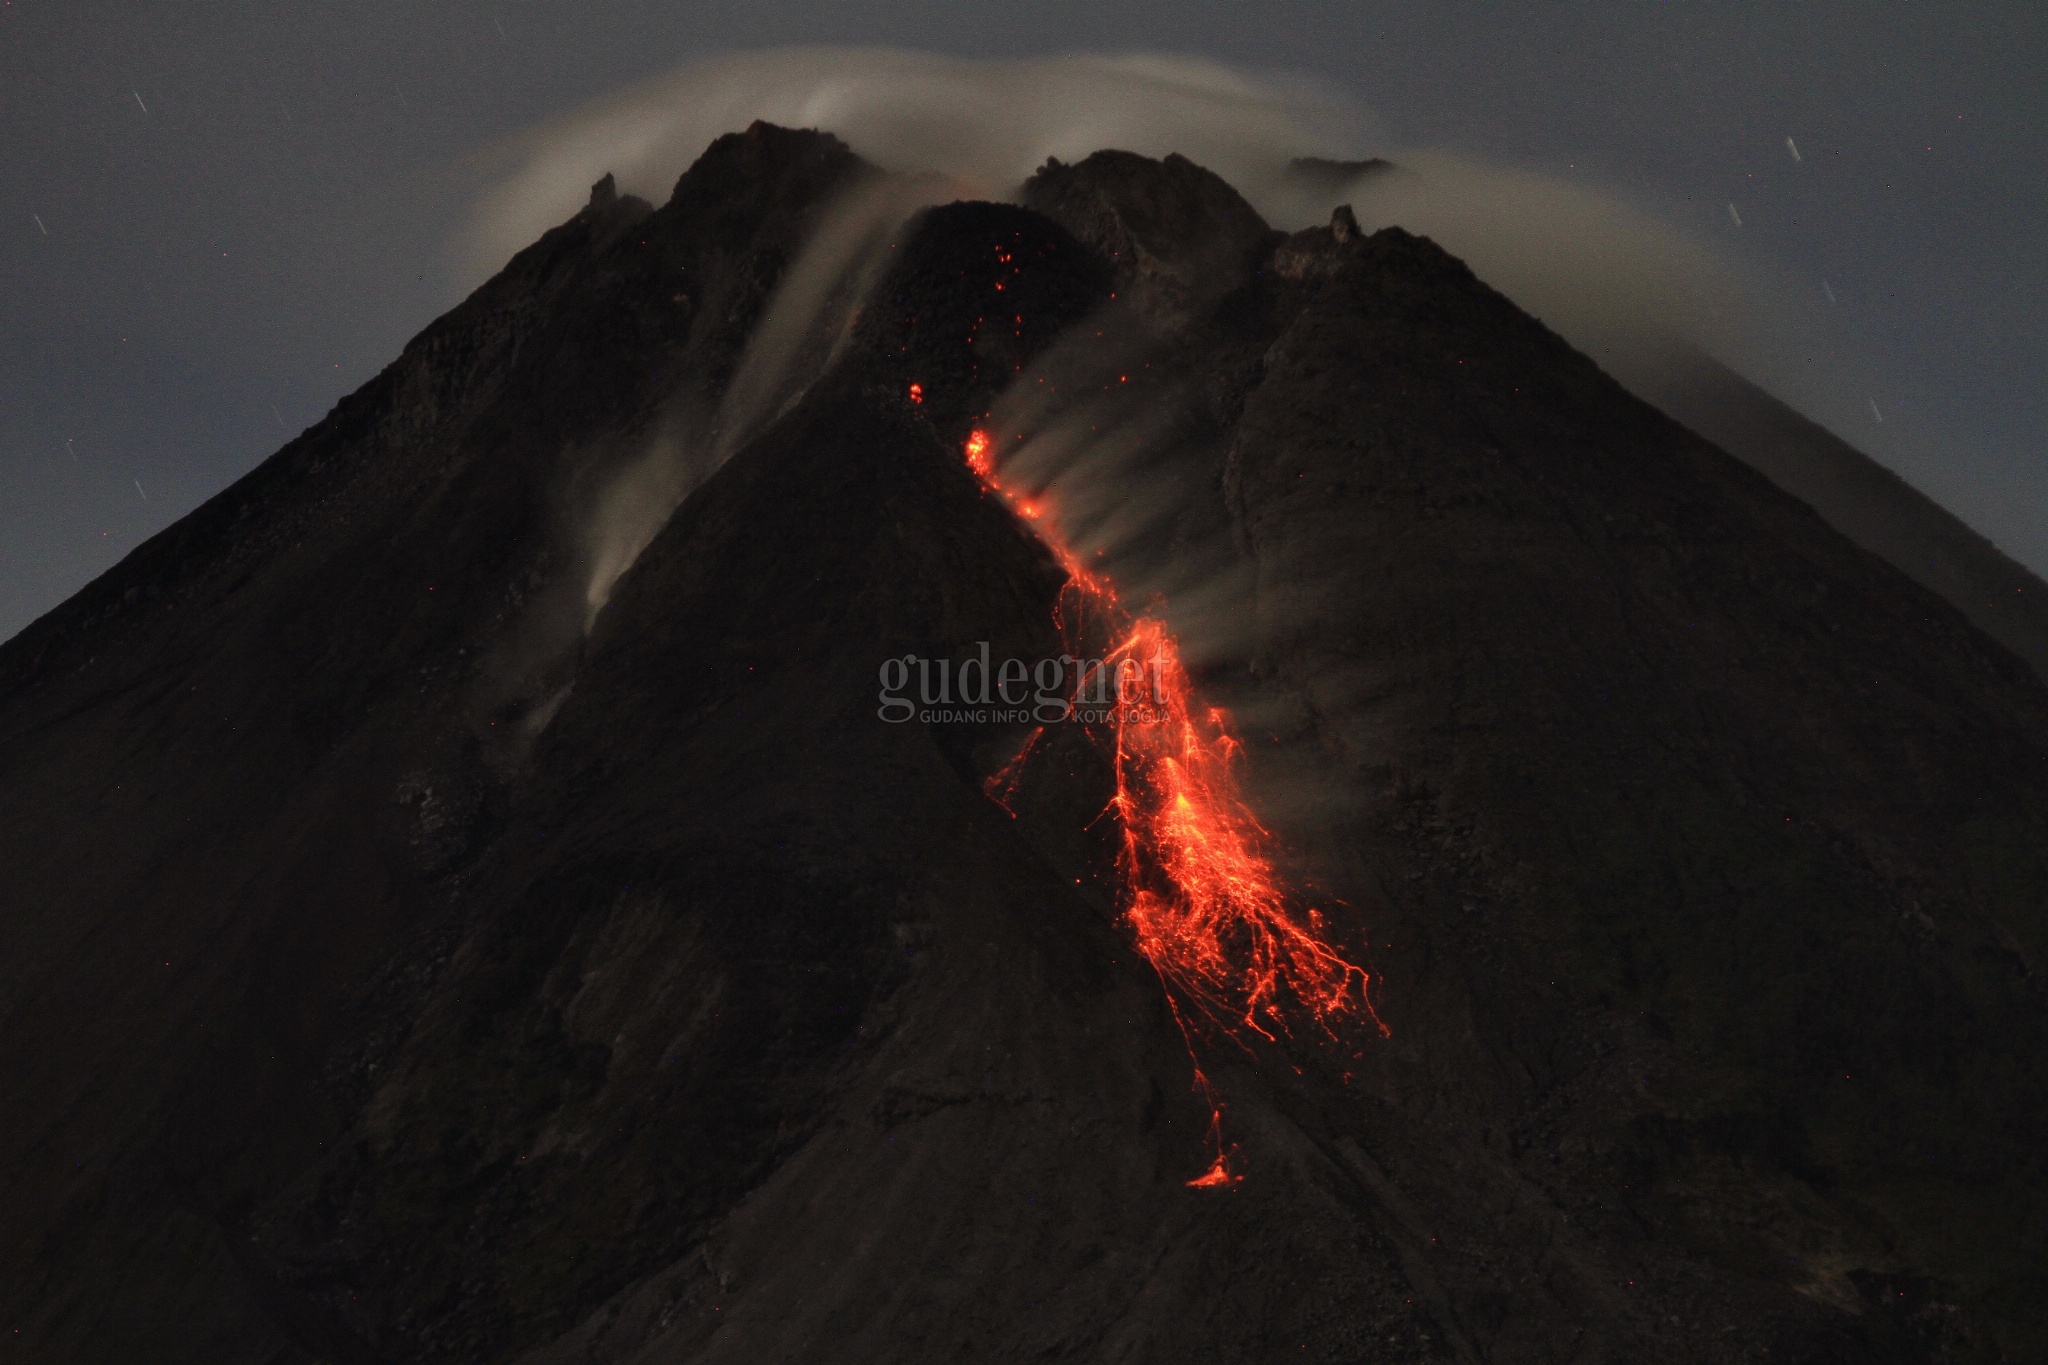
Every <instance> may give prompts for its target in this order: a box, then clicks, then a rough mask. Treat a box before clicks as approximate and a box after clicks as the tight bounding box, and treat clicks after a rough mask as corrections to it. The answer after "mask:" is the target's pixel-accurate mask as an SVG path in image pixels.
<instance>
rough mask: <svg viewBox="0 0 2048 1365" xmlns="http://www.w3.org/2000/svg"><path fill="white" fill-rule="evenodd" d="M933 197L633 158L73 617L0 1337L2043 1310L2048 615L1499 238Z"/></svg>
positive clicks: (1012, 1332)
mask: <svg viewBox="0 0 2048 1365" xmlns="http://www.w3.org/2000/svg"><path fill="white" fill-rule="evenodd" d="M941 194H942V191H941V190H935V189H934V187H932V186H931V185H929V184H927V183H925V182H922V181H919V180H917V179H915V178H913V177H900V176H891V175H885V174H884V173H882V172H881V171H879V170H877V169H875V168H874V167H872V166H869V165H867V164H866V163H864V162H863V161H861V160H860V158H858V157H857V156H855V155H854V154H853V153H852V152H851V151H849V150H848V149H847V148H846V147H845V146H844V145H843V144H842V143H840V142H838V141H837V140H836V139H834V138H832V137H830V136H828V135H825V134H822V133H816V132H800V131H790V130H786V129H780V128H775V127H770V126H767V125H762V124H757V125H755V126H754V127H752V128H750V129H748V130H747V131H746V132H744V133H740V134H735V135H731V136H728V137H724V138H721V139H719V140H718V141H717V142H715V143H714V144H712V146H711V147H710V148H709V149H708V150H707V151H706V152H705V153H704V155H703V156H702V158H701V159H700V160H699V161H698V162H697V163H696V164H695V165H694V166H692V167H691V169H690V170H689V171H688V173H687V174H685V175H684V176H683V177H682V179H681V181H680V182H679V183H678V184H677V186H676V188H675V192H674V194H673V196H672V197H671V198H670V199H669V201H668V202H667V203H666V204H664V205H662V206H660V207H659V208H655V207H653V206H651V205H649V204H647V203H646V202H644V201H641V200H638V199H635V198H633V197H630V196H626V195H622V194H619V193H618V192H617V191H616V189H615V187H614V186H613V184H612V182H611V179H610V177H606V179H605V180H604V181H602V182H600V183H599V185H598V186H597V187H596V188H595V189H594V190H593V192H592V194H591V198H590V202H589V204H588V206H587V207H586V208H585V209H583V210H582V211H581V212H580V213H578V214H577V215H576V216H575V217H574V218H573V219H571V220H570V221H568V222H566V223H564V224H563V225H561V226H560V227H558V228H556V229H554V230H553V231H551V232H549V233H548V234H546V235H545V236H544V237H543V238H542V239H541V240H540V241H539V242H537V243H535V244H534V245H533V246H531V247H530V248H528V249H527V250H525V251H523V252H521V253H520V254H519V255H518V256H517V257H515V258H514V259H513V260H512V261H511V263H510V264H509V265H507V267H506V268H505V270H504V271H503V272H502V273H500V274H499V275H498V276H497V277H496V278H494V279H493V280H491V281H490V282H489V283H487V284H485V285H484V286H483V287H482V288H480V289H479V290H478V291H477V292H476V293H475V294H474V295H472V296H471V297H470V298H469V299H467V300H466V301H465V302H463V303H462V304H461V305H460V306H459V307H457V308H456V309H454V310H453V311H451V312H450V313H449V314H448V315H446V316H445V317H443V318H441V319H439V320H438V321H436V322H435V323H434V324H433V325H431V326H430V327H429V328H428V329H427V330H426V331H424V332H423V333H422V334H421V335H420V336H419V337H417V338H416V339H414V341H413V342H412V343H411V344H410V345H408V346H407V347H406V349H405V351H404V353H403V355H401V356H400V357H399V358H398V360H396V361H395V362H394V363H393V364H392V365H391V366H390V367H389V368H388V369H387V370H385V371H384V372H383V373H382V374H380V375H379V376H377V377H376V378H375V379H374V380H372V381H371V382H370V383H369V384H367V385H366V386H364V388H363V389H362V390H360V391H359V392H357V393H355V394H353V395H351V396H350V397H349V398H347V399H345V400H344V401H343V402H342V403H341V404H340V405H338V406H337V407H336V409H335V410H334V411H333V412H332V413H331V414H329V416H328V417H327V418H326V419H325V420H324V421H322V422H321V423H320V424H319V425H317V426H315V427H313V428H312V429H310V430H308V431H307V432H306V433H304V434H303V435H301V436H300V437H299V438H297V439H296V440H294V441H293V442H292V443H291V444H289V445H288V446H286V447H285V448H284V449H283V450H281V451H280V452H278V453H277V454H276V455H275V456H274V457H272V458H271V459H270V460H268V461H267V462H265V463H264V464H263V465H262V466H261V467H260V468H259V469H257V470H256V471H255V472H254V473H252V474H251V475H249V476H248V477H247V478H245V479H243V480H241V481H240V482H239V483H237V484H236V485H234V486H233V487H232V488H229V489H228V490H227V491H225V492H223V493H222V494H220V495H219V496H218V497H216V498H214V499H213V500H212V501H211V502H209V503H208V504H206V505H205V506H204V507H202V508H200V509H199V510H198V511H197V512H195V513H193V514H192V515H191V516H190V517H187V518H186V519H185V520H184V521H182V522H180V523H178V524H177V525H176V526H174V527H172V528H171V529H170V530H168V531H166V532H164V533H163V534H162V535H160V536H158V537H157V538H155V539H154V540H152V541H150V542H149V543H148V544H146V545H144V546H143V547H142V548H141V549H139V550H137V551H136V552H135V553H134V554H133V555H131V556H130V557H129V558H128V559H127V560H126V561H124V562H123V563H122V564H121V565H119V566H118V567H117V568H115V569H114V570H112V571H111V572H109V573H108V574H107V575H105V576H104V577H103V578H101V579H100V580H99V581H97V582H95V583H94V584H92V585H91V586H90V587H88V588H87V589H86V590H85V591H84V592H82V593H80V594H79V595H78V596H77V597H76V598H74V599H73V600H72V601H70V602H68V603H66V604H65V605H64V606H63V607H61V608H59V609H58V610H57V611H55V612H52V613H51V614H50V615H49V616H47V617H45V618H43V619H42V620H41V621H39V622H37V623H36V624H35V625H33V626H32V627H30V628H29V629H28V630H26V631H24V632H22V633H21V634H20V635H19V636H18V637H16V638H15V639H14V640H12V641H10V642H8V643H7V644H6V645H5V646H0V891H4V895H0V906H4V914H0V948H4V951H0V1012H4V1021H5V1028H4V1030H0V1082H4V1093H5V1094H6V1096H7V1097H8V1099H9V1101H10V1103H9V1106H8V1115H9V1116H8V1120H7V1122H6V1123H5V1124H4V1125H0V1158H4V1169H5V1170H6V1171H7V1172H8V1198H7V1199H6V1201H5V1203H4V1206H0V1226H4V1231H5V1236H4V1238H0V1263H4V1264H0V1305H4V1308H5V1318H4V1321H0V1328H4V1335H0V1360H20V1361H38V1362H43V1361H67V1362H72V1361H75V1362H86V1361H109V1362H111V1361H122V1362H129V1361H135V1360H145V1359H146V1360H153V1361H191V1362H208V1365H239V1363H241V1362H248V1363H249V1365H255V1363H256V1362H266V1363H268V1362H276V1363H283V1362H305V1363H307V1365H310V1362H316V1361H320V1362H362V1363H363V1365H369V1363H371V1362H378V1363H381V1362H430V1361H465V1362H521V1363H522V1365H542V1363H543V1362H562V1363H564V1365H566V1363H567V1362H571V1361H574V1362H629V1361H630V1362H647V1363H649V1365H651V1363H653V1362H668V1361H676V1362H681V1361H691V1362H698V1361H702V1362H725V1361H732V1362H750V1363H751V1362H763V1361H805V1362H846V1363H848V1365H852V1363H853V1362H875V1363H876V1365H881V1363H882V1362H889V1363H890V1365H896V1363H899V1362H906V1361H959V1360H1019V1361H1021V1360H1027V1359H1028V1360H1045V1359H1071V1360H1120V1361H1161V1362H1164V1361H1176V1362H1177V1361H1188V1360H1201V1361H1219V1362H1232V1361H1269V1360H1273V1361H1277V1360H1290V1361H1296V1360H1308V1359H1313V1360H1345V1361H1436V1360H1445V1361H1492V1362H1506V1361H1554V1360H1574V1361H1616V1362H1619V1361H1644V1360H1657V1361H1671V1362H1689V1361H1697V1362H1728V1361H1737V1360H1756V1361H1763V1360H1772V1361H1815V1362H1819V1361H1827V1362H1865V1361H1869V1362H1907V1361H1995V1360H2014V1361H2017V1360H2026V1359H2039V1358H2040V1357H2041V1355H2042V1354H2043V1353H2044V1352H2048V1310H2044V1307H2043V1305H2048V1269H2044V1268H2048V1241H2044V1232H2043V1229H2044V1228H2048V1183H2044V1175H2048V1171H2044V1164H2048V987H2044V982H2048V978H2044V975H2043V972H2044V970H2048V966H2044V964H2048V688H2044V686H2043V683H2042V681H2041V679H2040V677H2038V676H2037V675H2036V673H2035V672H2034V671H2033V670H2032V669H2031V668H2030V667H2029V666H2028V664H2027V663H2026V662H2024V661H2023V660H2022V659H2021V658H2020V657H2018V656H2017V655H2016V654H2014V653H2013V652H2011V651H2010V650H2009V649H2008V648H2007V647H2006V646H2005V645H2002V644H2000V643H1998V642H1996V641H1994V640H1993V639H1992V638H1990V637H1989V636H1987V635H1985V634H1984V633H1982V631H1981V630H1980V629H1979V627H1978V626H1976V625H1973V624H1972V623H1971V621H1970V620H1969V619H1967V618H1966V616H1965V614H1964V613H1963V612H1962V611H1959V610H1958V609H1957V608H1956V607H1955V606H1953V605H1951V603H1950V602H1949V601H1947V600H1944V599H1943V598H1942V597H1940V596H1937V595H1936V594H1935V593H1934V592H1933V591H1930V590H1929V589H1928V588H1926V587H1924V586H1922V585H1921V584H1920V583H1917V582H1915V581H1914V580H1913V579H1912V578H1911V577H1909V576H1908V575H1907V574H1905V573H1902V572H1900V571H1899V570H1898V569H1897V568H1895V567H1893V566H1892V565H1891V564H1889V563H1887V562H1886V561H1885V560H1883V559H1881V558H1879V557H1878V556H1877V555H1876V554H1874V553H1872V552H1871V551H1870V550H1868V549H1865V548H1861V547H1860V546H1859V544H1858V543H1854V542H1852V540H1851V539H1849V538H1848V537H1847V536H1845V535H1844V534H1843V532H1842V531H1840V530H1838V529H1836V528H1835V527H1834V526H1831V525H1830V524H1829V522H1828V521H1827V520H1824V519H1823V516H1822V515H1821V514H1820V513H1819V512H1816V511H1815V510H1814V508H1813V507H1811V506H1809V505H1807V504H1806V503H1803V502H1801V501H1798V500H1797V499H1796V498H1795V497H1793V496H1791V495H1790V494H1788V493H1787V492H1785V491H1783V490H1782V489H1781V488H1780V487H1779V486H1778V485H1776V484H1774V483H1773V482H1771V481H1770V480H1769V479H1767V478H1766V477H1764V475H1762V474H1760V473H1758V472H1756V470H1755V469H1753V468H1752V467H1751V466H1750V465H1749V464H1746V463H1744V462H1743V461H1741V460H1738V459H1737V458H1735V457H1733V456H1731V455H1730V454H1728V453H1725V452H1724V451H1723V450H1722V449H1720V448H1718V447H1716V446H1714V445H1712V444H1709V443H1708V441H1707V440H1705V439H1703V438H1701V437H1700V436H1697V435H1695V434H1693V433H1692V432H1691V431H1689V430H1688V429H1686V428H1685V427H1682V426H1680V425H1678V424H1677V423H1676V422H1674V421H1673V420H1671V419H1670V418H1669V417H1667V416H1665V415H1664V414H1663V413H1662V412H1660V411H1659V410H1657V409H1656V408H1653V407H1651V406H1649V405H1648V404H1646V403H1645V402H1643V401H1641V400H1640V399H1638V398H1637V397H1635V396H1634V395H1632V394H1631V393H1630V392H1629V391H1627V390H1626V389H1624V388H1623V387H1621V386H1620V385H1619V384H1618V383H1616V382H1615V381H1614V380H1613V379H1611V378H1609V377H1608V376H1607V375H1605V374H1603V373H1602V372H1601V371H1600V370H1599V369H1598V368H1597V367H1596V366H1595V365H1594V364H1593V363H1592V362H1590V361H1589V360H1587V359H1586V358H1585V357H1583V356H1581V355H1579V354H1578V353H1576V352H1574V351H1573V350H1572V349H1571V348H1570V347H1569V346H1567V345H1566V344H1565V343H1564V342H1563V341H1561V340H1560V339H1559V338H1558V337H1556V336H1555V335H1554V334H1552V333H1551V332H1549V331H1548V330H1547V329H1545V328H1544V327H1543V326H1542V325H1541V324H1540V323H1538V322H1537V321H1535V320H1533V319H1531V318H1530V317H1528V316H1526V315H1525V314H1523V313H1521V312H1520V311H1519V310H1517V309H1516V308H1515V307H1514V306H1513V305H1512V304H1511V303H1510V302H1508V301H1507V300H1506V299H1504V298H1503V297H1501V296H1500V295H1499V294H1497V293H1495V292H1494V291H1492V290H1491V289H1489V288H1488V287H1487V286H1486V285H1484V284H1483V283H1481V282H1480V281H1479V280H1477V279H1475V278H1474V277H1473V276H1472V274H1471V273H1470V272H1469V271H1468V270H1467V269H1466V268H1465V267H1464V266H1463V265H1462V264H1460V263H1459V262H1458V261H1457V260H1455V259H1453V258H1451V257H1450V256H1448V255H1446V254H1445V253H1444V252H1443V251H1441V250H1440V249H1438V248H1437V247H1436V246H1434V245H1433V244H1432V243H1430V242H1429V241H1427V240H1424V239H1421V238H1417V237H1414V236H1411V235H1409V234H1407V233H1404V232H1402V231H1400V230H1398V229H1387V230H1384V231H1380V232H1377V233H1372V234H1364V233H1360V232H1358V231H1357V228H1356V224H1355V222H1354V220H1353V219H1352V217H1351V215H1350V214H1349V213H1348V212H1346V213H1342V214H1340V215H1338V216H1337V217H1336V218H1335V219H1333V222H1332V224H1331V225H1330V226H1329V227H1319V228H1314V229H1311V230H1308V231H1304V232H1298V233H1294V234H1291V235H1289V234H1283V233H1280V232H1277V231H1274V230H1272V229H1270V228H1269V227H1268V226H1267V225H1266V224H1265V223H1264V222H1262V221H1261V220H1260V219H1259V216H1258V215H1257V213H1255V212H1254V211H1253V210H1252V208H1251V207H1250V205H1249V204H1247V203H1246V202H1245V201H1244V200H1243V198H1242V197H1241V196H1239V195H1238V194H1237V193H1236V191H1234V190H1233V189H1232V188H1231V187H1230V186H1229V185H1227V184H1225V183H1224V182H1223V181H1222V180H1220V179H1218V178H1217V177H1216V176H1214V175H1212V174H1210V173H1209V172H1207V171H1206V170H1204V169H1202V168H1201V167H1199V166H1196V165H1194V164H1192V163H1190V162H1188V161H1186V160H1183V159H1181V158H1168V159H1167V160H1165V161H1163V162H1160V161H1152V160H1149V159H1146V158H1142V157H1137V156H1133V155H1130V154H1127V153H1121V152H1102V153H1098V154H1097V155H1095V156H1091V157H1089V158H1088V159H1086V160H1084V161H1081V162H1079V163H1076V164H1073V165H1062V164H1059V163H1049V164H1048V165H1047V166H1046V167H1045V168H1044V169H1043V170H1042V171H1041V172H1039V174H1038V175H1037V176H1035V177H1034V178H1033V179H1032V180H1031V181H1030V182H1028V183H1027V184H1026V185H1024V186H1023V187H1022V188H1021V190H1020V192H1019V194H1018V195H1017V201H1018V202H1016V203H1012V204H992V203H937V202H932V201H933V200H934V199H936V198H938V197H940V195H941ZM1851 455H1853V452H1851ZM2001 619H2003V618H2001ZM1147 632H1149V633H1147ZM1141 644H1143V645H1144V647H1143V648H1140V645H1141ZM1091 658H1093V659H1096V660H1099V661H1101V663H1100V668H1099V669H1098V670H1097V671H1096V672H1094V673H1090V672H1089V671H1088V670H1089V664H1088V663H1087V662H1086V661H1088V660H1089V659H1091ZM1012 663H1014V664H1016V670H1009V669H1008V665H1010V664H1012ZM1126 664H1128V665H1130V667H1129V668H1126V667H1125V665H1126ZM1047 665H1052V666H1053V667H1054V668H1055V669H1056V670H1057V676H1056V677H1055V676H1054V675H1053V673H1051V672H1046V673H1041V672H1040V671H1039V670H1040V669H1041V668H1042V667H1045V666H1047ZM892 679H894V680H895V681H893V682H892ZM1020 680H1021V681H1020ZM1011 684H1015V687H1013V688H1012V690H1010V691H1003V690H1002V689H1003V688H1004V687H1005V686H1009V685H1011ZM1077 684H1078V686H1077ZM1091 686H1092V687H1096V688H1102V687H1105V686H1106V687H1108V688H1109V689H1110V702H1111V703H1112V705H1111V709H1112V710H1116V712H1117V713H1116V715H1115V717H1114V718H1112V719H1109V720H1104V719H1102V718H1101V717H1100V716H1097V717H1096V718H1094V719H1088V718H1086V717H1085V716H1084V715H1083V709H1084V708H1083V707H1082V706H1080V705H1077V702H1081V703H1085V702H1086V700H1087V697H1086V694H1085V690H1086V688H1087V687H1091ZM1017 689H1022V690H1021V691H1019V690H1017ZM1118 689H1125V691H1124V693H1123V695H1122V696H1121V698H1119V696H1118V695H1117V692H1118ZM1148 689H1149V690H1148ZM1077 691H1078V692H1080V693H1081V695H1080V696H1078V697H1077V695H1076V694H1077ZM1133 697H1135V698H1136V701H1135V702H1133V701H1132V698H1133ZM991 698H993V700H991ZM1013 699H1015V701H1014V704H1011V703H1012V702H1013ZM892 702H908V703H909V704H910V710H911V713H912V714H911V715H910V716H909V718H907V719H905V718H903V717H902V715H901V709H900V708H899V707H896V706H893V705H892ZM1119 702H1121V703H1126V704H1128V709H1123V710H1117V704H1118V703H1119ZM1063 708H1065V710H1063ZM1155 709H1156V710H1157V714H1154V713H1153V712H1154V710H1155ZM1162 726H1167V727H1173V728H1164V729H1162V728H1161V727H1162ZM1204 935H1207V936H1206V937H1205V936H1204ZM1317 954H1324V955H1325V956H1321V957H1318V956H1317ZM1339 964H1341V965H1339ZM1318 971H1320V972H1321V974H1320V975H1318V974H1317V973H1318ZM1331 983H1334V985H1333V986H1332V989H1333V992H1334V993H1333V994H1330V995H1328V996H1323V995H1319V994H1318V991H1319V990H1320V989H1321V988H1322V986H1323V985H1330V984H1331Z"/></svg>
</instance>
